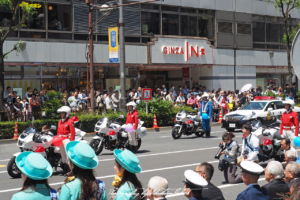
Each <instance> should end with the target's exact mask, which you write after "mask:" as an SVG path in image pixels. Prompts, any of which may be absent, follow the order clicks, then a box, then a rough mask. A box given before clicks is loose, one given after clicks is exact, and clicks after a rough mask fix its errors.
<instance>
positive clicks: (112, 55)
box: [108, 27, 119, 63]
mask: <svg viewBox="0 0 300 200" xmlns="http://www.w3.org/2000/svg"><path fill="white" fill-rule="evenodd" d="M108 38H109V62H110V63H117V62H119V54H118V49H119V41H118V27H109V28H108Z"/></svg>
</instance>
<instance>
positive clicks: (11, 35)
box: [8, 31, 18, 37]
mask: <svg viewBox="0 0 300 200" xmlns="http://www.w3.org/2000/svg"><path fill="white" fill-rule="evenodd" d="M8 37H18V31H10V33H9V34H8Z"/></svg>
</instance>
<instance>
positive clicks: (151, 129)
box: [0, 123, 222, 145]
mask: <svg viewBox="0 0 300 200" xmlns="http://www.w3.org/2000/svg"><path fill="white" fill-rule="evenodd" d="M221 125H222V124H221V123H212V125H211V127H221ZM170 129H172V126H164V127H159V128H157V129H155V128H147V131H148V132H160V131H164V130H170ZM95 135H96V133H95V132H91V133H86V135H85V137H93V136H95ZM17 141H18V140H12V139H3V140H0V145H1V144H17Z"/></svg>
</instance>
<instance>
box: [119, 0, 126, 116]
mask: <svg viewBox="0 0 300 200" xmlns="http://www.w3.org/2000/svg"><path fill="white" fill-rule="evenodd" d="M119 5H123V0H119ZM123 16H124V14H123V6H120V7H119V27H120V30H119V40H120V86H121V91H120V93H121V99H120V110H122V111H126V84H125V79H126V73H125V33H124V26H125V24H124V18H123Z"/></svg>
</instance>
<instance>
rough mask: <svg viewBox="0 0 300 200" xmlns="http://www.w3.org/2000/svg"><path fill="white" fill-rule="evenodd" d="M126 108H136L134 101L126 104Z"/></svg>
mask: <svg viewBox="0 0 300 200" xmlns="http://www.w3.org/2000/svg"><path fill="white" fill-rule="evenodd" d="M126 106H127V107H129V106H132V108H133V110H134V109H135V108H136V103H134V101H131V102H129V103H127V104H126Z"/></svg>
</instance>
